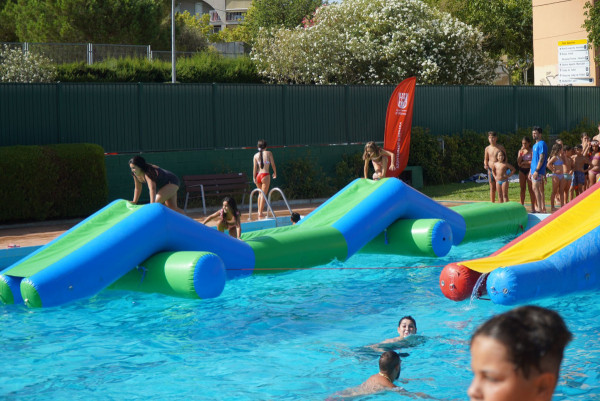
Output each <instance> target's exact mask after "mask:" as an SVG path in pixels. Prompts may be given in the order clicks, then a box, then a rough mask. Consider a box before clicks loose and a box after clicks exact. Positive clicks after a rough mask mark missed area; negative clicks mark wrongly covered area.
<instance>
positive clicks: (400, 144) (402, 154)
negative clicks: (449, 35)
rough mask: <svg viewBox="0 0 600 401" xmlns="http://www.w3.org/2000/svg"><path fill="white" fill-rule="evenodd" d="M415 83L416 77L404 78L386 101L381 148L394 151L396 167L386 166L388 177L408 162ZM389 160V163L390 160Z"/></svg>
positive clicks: (400, 169) (395, 175)
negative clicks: (383, 135) (383, 136)
mask: <svg viewBox="0 0 600 401" xmlns="http://www.w3.org/2000/svg"><path fill="white" fill-rule="evenodd" d="M416 84H417V78H416V77H410V78H406V79H405V80H404V81H402V82H400V84H399V85H398V86H396V89H394V92H393V93H392V96H391V97H390V101H389V103H388V107H387V113H386V116H385V138H384V142H383V148H384V149H385V150H389V151H390V152H392V153H394V155H395V158H396V160H395V162H396V165H395V167H396V168H395V169H394V170H390V169H389V168H388V171H387V174H386V176H388V177H398V176H399V175H400V173H402V171H404V169H405V168H406V164H407V163H408V151H409V148H410V128H411V126H412V115H413V103H414V95H415V85H416ZM389 162H390V163H391V160H390V161H389Z"/></svg>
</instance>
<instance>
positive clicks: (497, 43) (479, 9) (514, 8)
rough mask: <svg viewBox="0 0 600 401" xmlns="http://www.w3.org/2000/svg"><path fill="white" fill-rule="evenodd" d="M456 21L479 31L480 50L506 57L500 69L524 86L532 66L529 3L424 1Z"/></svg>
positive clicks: (517, 0) (507, 0) (520, 0)
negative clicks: (527, 73)
mask: <svg viewBox="0 0 600 401" xmlns="http://www.w3.org/2000/svg"><path fill="white" fill-rule="evenodd" d="M425 2H426V3H428V4H430V5H434V6H436V7H438V8H439V9H440V10H442V11H446V12H448V13H450V14H451V15H453V16H454V17H456V18H458V19H459V20H461V21H463V22H465V23H467V24H469V25H472V26H474V27H476V28H478V29H479V30H480V31H481V32H483V34H484V36H485V39H484V42H483V48H484V49H485V50H486V51H488V52H489V53H490V54H491V55H492V56H493V57H495V58H500V57H502V56H505V57H506V63H504V64H503V65H502V66H503V68H504V69H505V71H506V72H507V73H508V74H509V75H510V76H511V77H512V78H513V81H517V82H518V81H521V79H522V81H521V82H525V78H524V76H523V77H522V76H521V75H524V74H525V72H526V71H527V70H528V69H530V68H531V67H532V66H533V14H532V4H531V0H425Z"/></svg>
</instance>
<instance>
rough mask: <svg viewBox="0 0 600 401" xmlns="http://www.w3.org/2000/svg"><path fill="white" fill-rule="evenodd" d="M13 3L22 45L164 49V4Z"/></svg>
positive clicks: (149, 0) (153, 0)
mask: <svg viewBox="0 0 600 401" xmlns="http://www.w3.org/2000/svg"><path fill="white" fill-rule="evenodd" d="M12 1H14V4H13V5H12V7H10V10H8V12H9V14H10V17H11V18H12V21H14V26H15V28H14V29H15V36H16V37H17V38H18V40H19V41H22V42H63V43H64V42H78V43H81V42H94V43H113V44H116V43H123V44H151V45H153V46H156V45H159V44H160V45H163V46H164V43H161V41H162V42H164V41H165V35H164V32H165V26H164V25H165V18H166V17H167V16H168V15H169V10H170V7H167V5H166V2H165V1H164V0H103V1H95V0H12ZM166 37H167V38H168V36H166ZM167 43H168V42H167ZM160 45H159V46H160Z"/></svg>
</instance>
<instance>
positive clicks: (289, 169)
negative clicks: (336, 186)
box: [283, 152, 334, 199]
mask: <svg viewBox="0 0 600 401" xmlns="http://www.w3.org/2000/svg"><path fill="white" fill-rule="evenodd" d="M283 173H284V175H285V177H286V188H285V194H286V197H287V198H289V199H315V198H322V197H324V196H328V195H331V194H332V193H333V192H334V190H333V188H332V187H331V186H330V185H329V181H330V178H329V177H327V176H326V175H325V174H324V173H323V170H322V169H321V167H319V166H318V165H317V163H315V162H313V161H311V160H310V152H309V153H308V155H307V157H306V158H302V159H292V160H289V161H288V162H287V163H285V165H284V166H283Z"/></svg>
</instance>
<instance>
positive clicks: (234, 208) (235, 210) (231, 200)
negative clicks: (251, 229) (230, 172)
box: [223, 196, 241, 224]
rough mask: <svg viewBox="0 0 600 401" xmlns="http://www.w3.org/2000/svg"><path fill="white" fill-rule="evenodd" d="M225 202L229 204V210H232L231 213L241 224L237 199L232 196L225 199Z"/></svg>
mask: <svg viewBox="0 0 600 401" xmlns="http://www.w3.org/2000/svg"><path fill="white" fill-rule="evenodd" d="M223 202H227V204H228V205H229V208H230V209H231V212H232V213H233V215H234V217H235V222H236V223H237V224H240V218H241V213H240V211H239V210H238V207H237V202H236V201H235V199H234V198H233V197H231V196H226V197H224V198H223Z"/></svg>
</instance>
